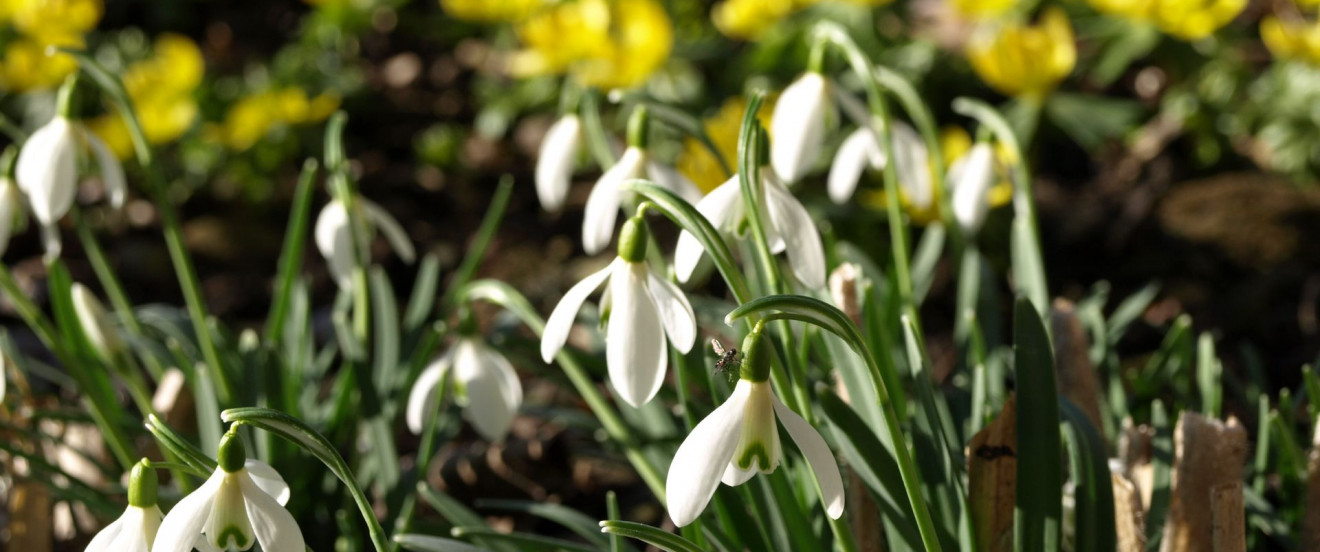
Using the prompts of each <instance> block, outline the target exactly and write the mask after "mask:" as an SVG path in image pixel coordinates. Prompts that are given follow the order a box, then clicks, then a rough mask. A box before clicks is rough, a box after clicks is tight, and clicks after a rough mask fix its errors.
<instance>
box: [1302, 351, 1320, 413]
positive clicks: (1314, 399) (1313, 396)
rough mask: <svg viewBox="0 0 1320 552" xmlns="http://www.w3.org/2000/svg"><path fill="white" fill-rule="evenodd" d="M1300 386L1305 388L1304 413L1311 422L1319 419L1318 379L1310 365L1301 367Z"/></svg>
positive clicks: (1319, 389) (1319, 393)
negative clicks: (1305, 412)
mask: <svg viewBox="0 0 1320 552" xmlns="http://www.w3.org/2000/svg"><path fill="white" fill-rule="evenodd" d="M1302 384H1303V385H1305V386H1306V411H1307V414H1308V415H1309V416H1308V417H1309V418H1310V419H1311V421H1312V422H1315V420H1316V418H1317V417H1320V377H1317V376H1316V375H1315V368H1312V367H1311V365H1310V364H1308V365H1306V366H1303V367H1302Z"/></svg>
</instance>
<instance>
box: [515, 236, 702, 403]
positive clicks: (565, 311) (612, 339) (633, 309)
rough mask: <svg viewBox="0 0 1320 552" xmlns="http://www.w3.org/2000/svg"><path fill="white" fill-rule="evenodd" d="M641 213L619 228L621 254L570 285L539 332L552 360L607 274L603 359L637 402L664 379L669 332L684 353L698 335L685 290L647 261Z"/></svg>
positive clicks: (625, 394) (622, 390) (621, 389)
mask: <svg viewBox="0 0 1320 552" xmlns="http://www.w3.org/2000/svg"><path fill="white" fill-rule="evenodd" d="M640 213H641V210H639V215H636V216H634V217H633V218H630V219H628V220H627V221H626V222H624V224H623V229H622V230H620V231H619V256H618V257H617V258H615V259H614V262H612V263H610V264H609V266H607V267H605V268H603V269H601V270H600V271H597V272H596V273H594V274H591V275H590V276H587V277H586V278H583V279H582V281H581V282H578V283H577V284H576V285H574V286H573V287H572V288H570V289H569V290H568V293H565V294H564V298H563V299H560V301H559V304H558V305H556V306H555V310H554V311H553V312H551V313H550V318H549V319H548V320H547V321H546V324H545V332H544V333H542V334H541V359H542V360H544V361H545V362H546V363H547V364H548V363H550V362H551V361H553V360H554V357H555V355H556V354H558V353H559V350H560V349H562V348H563V347H564V343H565V342H566V341H567V340H568V332H569V330H570V329H572V327H573V320H574V318H575V317H576V316H577V312H578V311H579V310H580V309H581V308H582V303H583V302H585V301H586V300H587V296H588V295H591V293H592V292H594V291H595V290H596V288H599V287H600V286H601V284H604V283H605V281H606V279H608V280H609V285H608V286H607V287H606V289H605V294H604V296H603V297H602V301H601V303H602V309H601V311H602V315H601V320H602V321H606V320H608V322H605V323H606V326H605V361H606V364H607V365H608V367H609V373H610V383H611V384H612V385H613V386H614V390H615V392H616V393H618V395H619V398H621V399H623V401H624V402H626V403H628V404H630V405H632V406H634V407H640V406H642V405H644V404H646V403H647V402H650V400H651V399H652V398H654V397H655V394H656V392H657V391H659V390H660V384H661V383H663V382H664V379H665V369H666V368H667V366H668V361H669V355H668V354H667V352H666V350H665V339H666V337H667V338H668V339H669V342H670V343H671V344H672V345H673V346H674V347H675V348H677V349H678V350H679V351H682V352H683V353H687V352H688V351H690V350H692V345H693V343H695V342H696V339H697V319H696V316H695V315H694V314H693V312H692V305H691V304H689V303H688V300H687V297H686V296H685V295H683V290H681V289H679V288H678V286H676V285H674V284H673V283H671V282H669V281H668V280H666V279H664V278H661V277H659V276H657V275H656V274H655V273H653V272H652V271H651V269H650V267H649V266H647V264H646V247H647V244H646V242H647V240H648V239H649V236H648V234H649V233H648V231H647V229H646V226H645V223H644V222H643V221H642V220H641V216H640ZM605 305H608V307H606V306H605Z"/></svg>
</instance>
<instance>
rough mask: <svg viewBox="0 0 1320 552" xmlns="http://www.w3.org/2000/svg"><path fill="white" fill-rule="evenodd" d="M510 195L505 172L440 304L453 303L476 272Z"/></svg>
mask: <svg viewBox="0 0 1320 552" xmlns="http://www.w3.org/2000/svg"><path fill="white" fill-rule="evenodd" d="M512 195H513V176H511V175H508V174H506V175H504V176H502V177H500V185H499V186H498V187H497V188H495V195H494V196H493V197H491V199H490V204H489V205H488V206H487V207H486V214H485V216H483V217H482V219H481V225H480V226H478V227H477V231H476V233H475V234H473V236H472V242H471V243H469V244H468V249H467V254H466V255H464V256H463V262H462V263H460V264H459V265H458V268H457V269H455V270H454V277H453V279H451V280H449V287H448V288H446V289H445V295H444V297H442V298H441V299H440V304H442V305H444V306H445V307H446V308H448V307H450V306H452V305H453V299H454V294H455V292H457V291H458V290H459V289H460V288H462V287H463V286H465V285H467V283H468V282H470V281H472V276H473V275H475V274H476V273H477V266H478V265H480V264H481V259H482V258H483V257H485V256H486V250H487V249H488V248H489V247H490V241H491V240H492V239H494V238H495V232H497V231H498V230H499V229H500V220H502V219H503V218H504V210H505V208H506V207H508V206H509V198H510V197H512Z"/></svg>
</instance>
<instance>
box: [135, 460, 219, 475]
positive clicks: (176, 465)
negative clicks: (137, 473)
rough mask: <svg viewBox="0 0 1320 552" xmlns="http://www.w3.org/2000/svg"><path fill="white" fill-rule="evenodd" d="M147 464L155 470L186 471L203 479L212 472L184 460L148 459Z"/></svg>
mask: <svg viewBox="0 0 1320 552" xmlns="http://www.w3.org/2000/svg"><path fill="white" fill-rule="evenodd" d="M147 464H148V465H149V466H150V467H151V469H155V470H170V471H172V472H184V473H187V474H189V475H194V476H197V477H200V478H203V479H205V478H207V477H210V476H211V473H210V472H207V471H203V470H200V469H197V467H195V466H193V465H191V464H186V463H183V462H154V461H148V462H147Z"/></svg>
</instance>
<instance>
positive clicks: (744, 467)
mask: <svg viewBox="0 0 1320 552" xmlns="http://www.w3.org/2000/svg"><path fill="white" fill-rule="evenodd" d="M743 350H744V351H745V354H746V356H745V358H744V359H743V363H742V368H741V374H740V375H741V379H740V380H739V381H738V385H737V386H736V387H734V390H733V394H731V395H730V396H729V399H728V400H726V401H724V404H722V405H720V407H719V408H716V409H715V410H714V411H713V412H711V413H710V415H709V416H707V417H706V419H704V420H702V421H701V423H699V424H697V426H696V427H695V428H693V430H692V433H691V434H689V435H688V437H687V439H684V440H683V444H682V445H680V446H679V447H678V452H677V453H675V454H674V461H673V463H672V464H670V466H669V476H668V477H667V479H666V481H665V493H666V494H667V495H668V508H669V517H670V518H671V519H673V520H674V524H675V525H677V526H679V527H683V526H686V525H688V524H689V523H692V521H693V520H695V519H697V516H699V515H701V512H702V511H703V510H705V509H706V504H708V503H709V502H710V499H711V497H712V496H714V494H715V489H716V487H718V486H719V484H720V483H721V482H723V483H724V484H725V485H729V486H736V485H741V484H743V483H745V482H746V481H747V480H748V479H751V478H752V476H753V475H756V473H757V472H761V473H771V472H774V471H775V468H777V467H778V466H779V462H780V460H781V459H782V458H783V450H782V446H781V445H780V442H779V429H778V426H779V424H782V425H783V426H784V429H785V430H786V431H787V432H788V436H789V437H790V438H792V439H793V442H794V443H795V444H797V446H798V449H800V450H801V451H802V456H804V457H805V458H806V460H807V464H808V465H810V466H811V471H812V473H813V474H814V475H815V476H816V482H817V483H818V485H819V487H820V497H821V504H823V505H824V506H825V513H826V514H828V515H829V516H830V517H831V518H833V519H839V517H840V516H842V515H843V478H842V477H841V476H840V475H839V465H838V463H837V462H836V461H835V460H834V454H833V453H832V452H831V451H830V448H829V445H827V444H826V443H825V439H824V438H822V437H821V436H820V433H819V432H817V431H816V429H815V428H813V427H811V424H809V423H807V421H806V420H804V419H802V417H801V416H798V415H797V413H795V412H793V411H792V410H791V409H789V408H788V407H787V406H784V403H783V402H781V401H780V400H779V398H778V397H776V396H775V393H774V391H773V390H772V389H771V387H770V382H769V381H768V380H769V374H770V355H772V354H773V352H772V351H771V349H770V344H769V343H768V342H766V341H765V340H763V339H761V325H760V324H758V325H757V326H756V328H754V329H753V330H752V332H751V333H750V334H748V335H747V338H746V339H745V340H744V341H743ZM776 420H777V421H778V422H779V424H776V423H775V422H776Z"/></svg>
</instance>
